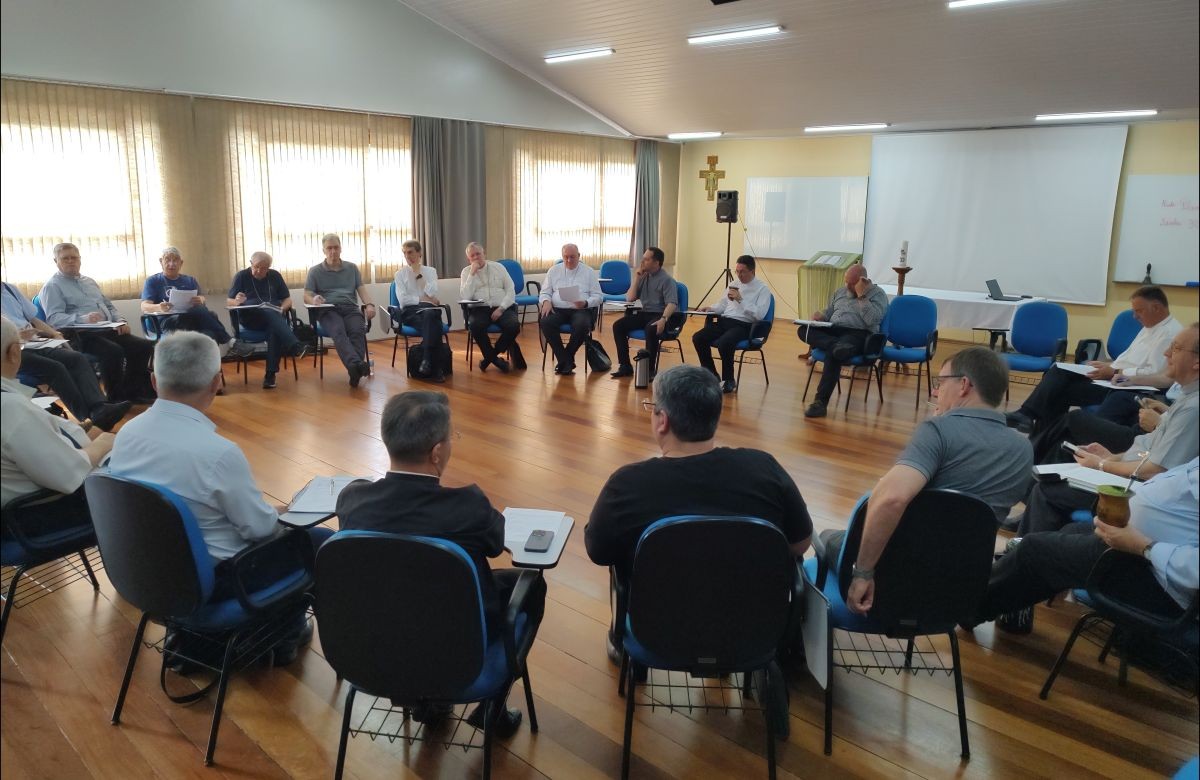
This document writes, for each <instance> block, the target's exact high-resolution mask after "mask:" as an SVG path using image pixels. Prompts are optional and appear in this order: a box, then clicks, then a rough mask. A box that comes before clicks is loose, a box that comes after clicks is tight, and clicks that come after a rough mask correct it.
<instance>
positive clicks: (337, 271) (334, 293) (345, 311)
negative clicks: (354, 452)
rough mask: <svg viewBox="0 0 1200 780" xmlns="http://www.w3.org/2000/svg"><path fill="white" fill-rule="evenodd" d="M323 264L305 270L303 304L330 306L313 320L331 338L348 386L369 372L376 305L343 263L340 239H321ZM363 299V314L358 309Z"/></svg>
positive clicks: (356, 275) (353, 271)
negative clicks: (369, 336)
mask: <svg viewBox="0 0 1200 780" xmlns="http://www.w3.org/2000/svg"><path fill="white" fill-rule="evenodd" d="M321 251H322V252H323V253H324V254H325V261H324V262H322V263H319V264H317V265H314V266H313V267H312V268H310V269H308V279H307V280H305V282H304V302H305V303H306V304H308V305H310V306H322V305H326V304H328V305H330V306H331V307H332V308H328V309H318V310H317V311H318V315H317V317H316V321H317V322H318V323H320V325H321V328H322V329H323V330H324V331H325V332H326V333H327V334H328V335H329V337H330V338H331V339H333V345H334V347H335V348H336V349H337V353H338V357H339V358H341V359H342V364H343V365H345V366H346V373H348V374H349V375H350V386H351V387H358V380H360V379H362V378H363V377H364V376H367V375H368V374H370V373H371V368H370V366H368V365H367V330H369V329H370V327H371V323H370V320H371V319H372V318H373V317H374V316H375V304H373V303H371V298H370V296H369V295H368V294H367V287H366V285H364V284H363V281H362V275H361V274H359V272H358V266H356V265H355V264H354V263H346V262H343V261H342V240H341V239H340V238H338V236H336V235H335V234H333V233H329V234H327V235H326V236H325V237H324V238H322V239H321ZM359 299H362V302H363V304H364V305H365V306H366V311H365V316H364V311H363V310H362V309H360V308H359V307H358V301H359Z"/></svg>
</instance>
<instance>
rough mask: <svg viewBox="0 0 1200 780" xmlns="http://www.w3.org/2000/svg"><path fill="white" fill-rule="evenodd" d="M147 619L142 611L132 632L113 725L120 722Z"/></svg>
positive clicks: (113, 715) (114, 711) (114, 709)
mask: <svg viewBox="0 0 1200 780" xmlns="http://www.w3.org/2000/svg"><path fill="white" fill-rule="evenodd" d="M149 620H150V615H148V614H147V613H145V612H143V613H142V619H141V621H140V622H139V623H138V627H137V631H135V632H134V634H133V646H132V647H131V648H129V663H127V664H126V665H125V679H123V680H122V681H121V691H120V693H118V694H117V706H116V707H114V708H113V714H112V723H113V725H114V726H115V725H116V724H118V723H120V722H121V709H122V708H123V707H124V706H125V694H126V693H128V692H129V681H130V680H132V679H133V665H134V664H135V663H137V657H138V650H139V649H141V646H142V635H143V634H145V633H146V623H147V622H148V621H149Z"/></svg>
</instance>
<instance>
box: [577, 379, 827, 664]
mask: <svg viewBox="0 0 1200 780" xmlns="http://www.w3.org/2000/svg"><path fill="white" fill-rule="evenodd" d="M646 403H647V404H649V403H650V402H648V401H647V402H646ZM721 406H722V404H721V385H720V383H719V382H718V381H717V378H716V377H714V376H713V375H712V372H710V371H707V370H705V369H703V368H700V367H699V366H688V365H679V366H671V367H670V368H668V369H667V370H665V371H663V372H662V373H661V374H659V375H658V378H657V379H655V381H654V402H653V409H652V411H651V415H650V430H651V432H652V433H653V435H654V439H655V441H656V442H657V444H658V448H659V450H660V451H661V452H662V457H660V458H651V459H649V460H644V461H642V462H640V463H630V464H628V465H625V466H622V467H621V468H619V469H617V470H616V471H614V472H613V474H612V476H610V477H609V478H608V482H606V483H605V485H604V488H603V489H602V490H601V491H600V495H599V496H598V497H597V498H596V505H595V506H594V507H593V508H592V516H591V519H590V520H589V521H588V525H587V529H586V531H585V534H584V543H585V544H586V546H587V552H588V557H589V558H591V559H592V562H593V563H597V564H600V565H601V566H608V567H610V568H609V576H610V579H611V581H612V583H613V585H614V591H613V592H614V593H615V586H616V584H617V583H627V582H628V581H629V576H630V574H631V572H632V571H633V555H634V552H635V551H636V550H637V544H638V540H639V539H641V538H642V532H643V531H645V530H646V528H648V527H649V526H650V525H651V524H653V523H654V522H655V521H657V520H661V519H662V518H664V517H670V516H672V515H717V516H720V515H730V516H738V517H746V516H749V517H757V518H761V519H763V520H766V521H767V522H770V523H773V524H774V525H776V526H778V527H779V528H780V530H782V531H783V533H784V536H786V537H787V540H788V542H789V543H790V544H791V545H792V551H793V552H794V553H795V555H796V557H797V558H799V557H801V556H803V555H804V551H805V550H807V549H808V543H809V538H810V537H811V536H812V518H810V517H809V514H808V507H806V506H805V504H804V499H803V498H801V496H800V491H799V490H798V489H797V488H796V483H795V482H793V481H792V478H791V477H790V476H788V473H787V472H786V471H784V470H783V467H782V466H780V465H779V462H778V461H777V460H775V458H774V457H772V456H771V455H770V454H769V453H766V452H763V451H761V450H753V449H732V448H729V447H718V446H716V442H715V441H714V440H713V437H715V436H716V433H717V424H718V423H719V422H720V420H721ZM681 554H686V551H681ZM614 605H615V601H614ZM615 640H616V637H615V636H614V634H613V629H612V628H611V627H610V628H609V634H608V655H609V659H610V660H612V662H613V663H619V660H620V653H619V649H618V648H617V647H616V645H615Z"/></svg>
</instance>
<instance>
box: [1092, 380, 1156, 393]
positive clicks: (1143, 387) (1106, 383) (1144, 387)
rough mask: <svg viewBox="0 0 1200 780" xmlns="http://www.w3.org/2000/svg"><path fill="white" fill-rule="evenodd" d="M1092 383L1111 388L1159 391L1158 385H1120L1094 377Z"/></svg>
mask: <svg viewBox="0 0 1200 780" xmlns="http://www.w3.org/2000/svg"><path fill="white" fill-rule="evenodd" d="M1092 384H1094V385H1096V386H1097V387H1107V388H1109V389H1110V390H1145V391H1147V392H1151V393H1157V392H1158V388H1157V387H1151V386H1150V385H1130V384H1124V385H1118V384H1114V383H1112V382H1110V381H1108V380H1107V379H1093V380H1092Z"/></svg>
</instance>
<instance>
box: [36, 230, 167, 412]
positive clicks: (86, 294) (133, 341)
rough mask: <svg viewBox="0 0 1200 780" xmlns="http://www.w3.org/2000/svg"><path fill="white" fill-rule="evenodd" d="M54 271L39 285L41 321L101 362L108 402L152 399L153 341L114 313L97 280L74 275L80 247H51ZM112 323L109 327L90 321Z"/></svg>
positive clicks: (148, 401)
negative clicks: (148, 339)
mask: <svg viewBox="0 0 1200 780" xmlns="http://www.w3.org/2000/svg"><path fill="white" fill-rule="evenodd" d="M54 264H55V265H56V266H58V273H56V274H54V275H53V276H51V277H50V279H49V280H48V281H47V282H46V285H45V286H44V287H42V291H41V293H40V300H41V304H42V308H43V309H44V310H45V312H46V323H47V324H48V325H50V326H51V327H52V328H57V329H58V330H62V331H65V332H67V333H68V335H69V336H71V337H72V340H73V341H75V342H76V343H78V345H79V349H80V350H81V351H83V352H84V353H85V354H88V355H94V356H95V357H96V358H97V359H99V361H100V376H101V377H102V378H103V379H104V387H105V389H106V390H107V391H108V400H109V401H112V402H120V401H132V402H133V403H135V404H138V403H153V402H154V388H153V387H151V385H150V369H149V365H150V356H151V355H152V354H153V353H154V345H153V344H152V343H150V342H149V341H147V340H146V339H143V338H138V337H137V336H134V335H133V334H132V333H130V332H129V323H128V322H126V321H125V318H124V317H122V316H121V315H120V313H119V312H117V307H116V306H113V303H112V301H110V300H109V299H108V298H107V297H106V296H105V295H104V293H102V292H100V285H98V284H96V280H94V279H92V278H90V277H87V276H83V275H82V274H80V273H79V266H80V257H79V248H78V247H77V246H75V245H74V244H68V243H62V244H56V245H55V247H54ZM102 323H114V325H115V326H114V327H111V328H97V329H90V328H86V327H83V328H81V327H78V326H89V325H92V326H94V325H100V324H102Z"/></svg>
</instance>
